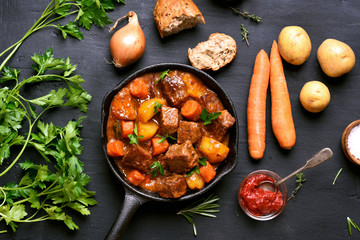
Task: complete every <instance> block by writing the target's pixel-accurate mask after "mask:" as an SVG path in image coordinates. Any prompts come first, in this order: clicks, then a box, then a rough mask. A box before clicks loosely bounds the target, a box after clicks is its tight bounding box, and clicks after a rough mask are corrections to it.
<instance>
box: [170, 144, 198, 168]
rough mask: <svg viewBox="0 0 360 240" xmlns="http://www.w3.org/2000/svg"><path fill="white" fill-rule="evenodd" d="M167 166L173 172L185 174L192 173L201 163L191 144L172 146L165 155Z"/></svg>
mask: <svg viewBox="0 0 360 240" xmlns="http://www.w3.org/2000/svg"><path fill="white" fill-rule="evenodd" d="M165 157H166V165H167V167H168V169H169V171H171V172H175V173H185V172H188V171H190V170H191V169H192V168H193V167H195V166H196V164H197V163H198V161H199V156H198V154H197V153H196V151H195V149H194V147H193V146H192V144H191V142H190V141H189V140H187V141H186V142H185V143H183V144H174V145H171V146H170V147H169V149H168V151H167V152H166V154H165Z"/></svg>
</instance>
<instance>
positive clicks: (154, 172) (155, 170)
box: [149, 161, 165, 177]
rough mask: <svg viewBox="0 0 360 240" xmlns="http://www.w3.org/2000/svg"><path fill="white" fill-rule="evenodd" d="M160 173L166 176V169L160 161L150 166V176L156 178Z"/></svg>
mask: <svg viewBox="0 0 360 240" xmlns="http://www.w3.org/2000/svg"><path fill="white" fill-rule="evenodd" d="M158 172H160V174H161V175H163V176H164V175H165V173H164V168H163V166H162V165H161V163H160V162H159V161H154V162H153V163H152V164H151V166H150V172H149V173H150V174H152V177H156V176H157V174H158Z"/></svg>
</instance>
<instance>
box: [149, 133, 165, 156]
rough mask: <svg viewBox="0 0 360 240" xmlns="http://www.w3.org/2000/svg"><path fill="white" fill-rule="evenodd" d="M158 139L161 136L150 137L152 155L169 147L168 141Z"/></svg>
mask: <svg viewBox="0 0 360 240" xmlns="http://www.w3.org/2000/svg"><path fill="white" fill-rule="evenodd" d="M160 140H161V138H158V137H155V138H152V139H151V144H152V147H153V156H155V155H159V154H161V153H163V152H166V150H168V148H169V142H168V141H167V140H166V139H165V140H164V141H163V142H162V141H160Z"/></svg>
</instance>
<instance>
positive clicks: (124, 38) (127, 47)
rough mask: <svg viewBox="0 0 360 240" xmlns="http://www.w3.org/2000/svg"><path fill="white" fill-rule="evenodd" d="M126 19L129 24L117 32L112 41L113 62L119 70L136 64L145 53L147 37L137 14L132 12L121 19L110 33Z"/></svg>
mask: <svg viewBox="0 0 360 240" xmlns="http://www.w3.org/2000/svg"><path fill="white" fill-rule="evenodd" d="M124 18H128V19H129V23H128V24H127V25H126V26H124V27H122V28H121V29H119V30H118V31H116V32H115V33H114V35H113V36H112V37H111V40H110V52H111V56H112V58H113V61H112V62H113V64H114V65H115V67H118V68H123V67H126V66H129V65H131V64H133V63H135V62H136V61H137V60H139V59H140V58H141V56H142V55H143V54H144V51H145V36H144V33H143V31H142V29H141V27H140V24H139V20H138V17H137V15H136V13H135V12H133V11H130V12H129V13H128V14H126V16H124V17H122V18H119V19H118V20H117V21H116V22H115V24H114V26H113V27H112V28H111V29H110V31H113V30H114V29H115V28H116V25H117V23H118V21H120V20H122V19H124Z"/></svg>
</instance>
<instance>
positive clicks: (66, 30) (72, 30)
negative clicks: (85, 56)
mask: <svg viewBox="0 0 360 240" xmlns="http://www.w3.org/2000/svg"><path fill="white" fill-rule="evenodd" d="M57 28H58V29H59V30H60V31H61V33H62V35H63V38H64V39H66V37H67V35H68V34H69V35H71V36H73V37H75V38H77V39H79V40H81V39H84V35H83V34H82V32H81V31H80V29H79V28H78V26H77V24H76V23H75V22H72V21H70V22H69V23H68V24H66V25H63V26H61V25H60V23H59V24H58V26H57Z"/></svg>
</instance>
